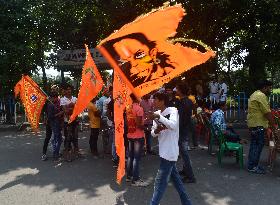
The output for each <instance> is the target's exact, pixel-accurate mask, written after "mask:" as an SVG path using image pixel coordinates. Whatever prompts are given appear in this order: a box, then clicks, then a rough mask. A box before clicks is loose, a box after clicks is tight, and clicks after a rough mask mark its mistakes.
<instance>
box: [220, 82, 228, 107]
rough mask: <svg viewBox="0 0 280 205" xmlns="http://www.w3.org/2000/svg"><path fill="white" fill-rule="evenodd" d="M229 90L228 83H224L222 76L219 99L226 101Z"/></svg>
mask: <svg viewBox="0 0 280 205" xmlns="http://www.w3.org/2000/svg"><path fill="white" fill-rule="evenodd" d="M227 92H228V86H227V84H226V83H224V82H223V81H222V79H221V78H219V97H220V99H219V101H221V102H226V100H227Z"/></svg>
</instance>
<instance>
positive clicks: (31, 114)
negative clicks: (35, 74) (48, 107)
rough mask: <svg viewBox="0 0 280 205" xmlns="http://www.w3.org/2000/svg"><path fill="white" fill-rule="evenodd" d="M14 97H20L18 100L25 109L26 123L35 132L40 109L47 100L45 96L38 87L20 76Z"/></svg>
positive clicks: (26, 77)
mask: <svg viewBox="0 0 280 205" xmlns="http://www.w3.org/2000/svg"><path fill="white" fill-rule="evenodd" d="M14 91H15V96H16V97H17V96H18V95H20V99H21V101H22V104H23V105H24V108H25V113H26V115H27V119H28V122H29V123H30V125H31V128H32V129H33V130H35V131H36V130H37V129H38V126H39V120H40V115H41V111H42V108H43V106H44V104H45V102H46V100H47V96H46V95H45V93H44V92H43V91H42V90H41V89H40V87H39V86H38V85H37V84H36V83H35V82H34V81H33V80H32V79H31V78H30V77H29V76H27V75H24V76H22V78H21V80H20V81H19V82H18V83H17V84H16V86H15V88H14Z"/></svg>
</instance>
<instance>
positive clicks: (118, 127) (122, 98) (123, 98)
mask: <svg viewBox="0 0 280 205" xmlns="http://www.w3.org/2000/svg"><path fill="white" fill-rule="evenodd" d="M130 94H131V91H130V89H129V88H128V87H127V84H126V83H125V81H124V80H123V79H122V77H121V76H120V75H119V73H118V72H117V71H114V81H113V99H114V122H115V145H116V152H117V155H118V156H119V166H118V171H117V182H118V183H119V184H120V183H121V180H122V178H123V176H124V175H125V147H124V138H123V134H124V119H123V112H124V110H125V108H126V106H129V105H130V104H131V99H130V97H129V95H130Z"/></svg>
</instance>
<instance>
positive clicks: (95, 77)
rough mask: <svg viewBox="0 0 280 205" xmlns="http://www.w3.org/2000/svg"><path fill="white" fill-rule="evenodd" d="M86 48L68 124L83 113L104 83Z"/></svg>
mask: <svg viewBox="0 0 280 205" xmlns="http://www.w3.org/2000/svg"><path fill="white" fill-rule="evenodd" d="M85 46H86V61H85V64H84V67H83V71H82V83H81V87H80V90H79V94H78V99H77V103H76V104H75V107H74V110H73V113H72V115H71V117H70V120H69V123H70V122H72V121H73V120H75V118H76V117H77V116H78V115H79V114H80V113H81V112H83V110H84V109H85V108H86V107H87V106H88V104H89V103H90V101H91V100H92V99H93V98H95V97H96V95H97V94H98V93H99V92H100V91H101V89H102V87H103V85H104V83H103V80H102V78H101V75H100V73H99V71H98V69H97V67H96V65H95V63H94V61H93V59H92V57H91V54H90V51H89V49H88V47H87V45H85Z"/></svg>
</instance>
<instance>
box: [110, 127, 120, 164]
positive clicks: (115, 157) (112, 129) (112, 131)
mask: <svg viewBox="0 0 280 205" xmlns="http://www.w3.org/2000/svg"><path fill="white" fill-rule="evenodd" d="M108 135H109V142H110V143H111V145H112V159H113V160H114V161H116V160H118V155H117V152H116V144H115V127H114V126H113V127H109V129H108Z"/></svg>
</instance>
